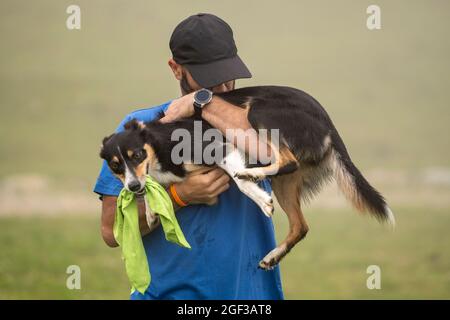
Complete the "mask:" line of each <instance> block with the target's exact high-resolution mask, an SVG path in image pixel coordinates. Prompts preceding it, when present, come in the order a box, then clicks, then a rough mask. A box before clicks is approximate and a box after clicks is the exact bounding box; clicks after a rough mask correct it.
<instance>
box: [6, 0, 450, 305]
mask: <svg viewBox="0 0 450 320" xmlns="http://www.w3.org/2000/svg"><path fill="white" fill-rule="evenodd" d="M71 4H74V3H73V1H68V0H40V1H33V2H30V1H25V0H2V1H0V39H1V41H2V47H1V50H0V252H1V253H2V254H1V255H0V298H3V299H12V298H32V299H34V298H55V299H74V298H83V299H90V298H93V299H114V298H117V299H122V298H123V299H127V298H128V292H129V289H128V284H127V279H126V276H125V273H124V270H123V264H122V261H121V260H120V252H119V251H118V250H114V249H109V248H107V247H106V246H105V245H104V244H103V242H102V240H101V238H100V230H99V228H100V227H99V215H100V205H99V202H98V201H97V200H96V197H95V196H94V195H93V194H92V193H91V189H92V187H93V185H94V182H95V179H96V177H97V174H98V171H99V168H100V161H99V157H98V151H99V145H100V142H101V139H102V138H103V137H104V136H105V135H107V134H109V133H110V132H111V131H113V130H114V129H115V127H116V126H117V124H118V123H119V121H120V120H121V119H122V118H123V116H124V115H126V114H127V113H129V112H131V111H133V110H135V109H139V108H144V107H149V106H154V105H158V104H160V103H163V102H165V101H168V100H170V99H172V98H174V97H177V96H178V95H179V88H178V85H177V83H176V81H175V80H174V79H173V76H172V75H171V73H170V71H169V67H168V66H167V60H168V59H169V57H170V52H169V48H168V41H169V37H170V34H171V32H172V30H173V28H174V27H175V26H176V24H177V23H178V22H179V21H181V20H182V19H183V18H185V17H187V16H189V15H191V14H193V13H197V12H211V13H215V14H217V15H219V16H220V17H222V18H224V19H225V20H226V21H227V22H229V24H230V25H231V26H232V27H233V29H234V33H235V37H236V41H237V44H238V48H239V54H240V56H241V57H242V59H243V60H244V61H245V62H246V64H247V65H248V67H249V68H250V70H251V71H252V73H253V75H254V77H253V79H250V80H239V81H238V82H237V85H238V86H250V85H262V84H276V85H287V86H293V87H297V88H300V89H303V90H305V91H307V92H309V93H310V94H312V95H313V96H315V97H316V98H317V99H318V100H319V101H320V102H321V103H322V104H323V106H324V107H325V108H326V109H327V110H328V112H329V114H330V116H331V117H332V119H333V121H334V123H335V125H336V127H337V128H338V130H339V132H340V134H341V136H342V138H343V140H344V141H345V143H346V145H347V147H348V149H349V151H350V154H351V156H352V159H353V160H354V162H355V163H356V164H357V166H358V167H359V168H360V169H361V170H362V171H363V172H364V173H365V174H366V173H367V174H368V175H369V177H370V179H369V180H370V181H375V182H376V183H375V186H376V187H377V188H379V189H380V190H381V191H382V192H383V193H384V194H385V195H386V197H387V199H388V200H390V204H391V206H392V207H393V209H394V212H395V213H396V215H397V220H398V228H397V229H396V231H395V232H394V233H391V232H389V231H387V230H385V229H383V228H382V227H380V226H378V225H377V224H376V223H375V222H374V221H369V220H367V219H362V218H360V217H358V216H355V213H354V212H353V211H351V210H350V209H346V208H348V207H345V206H343V205H342V204H340V202H335V201H334V198H333V197H334V194H333V193H326V194H325V196H322V197H321V198H320V200H318V201H317V202H315V203H314V206H313V207H312V208H310V209H306V210H305V211H306V212H307V215H308V221H309V223H310V225H311V233H310V234H309V235H308V238H307V239H306V241H305V242H304V243H302V244H301V245H299V246H298V247H297V248H296V249H295V251H294V252H292V253H291V254H290V255H289V256H288V257H287V258H286V260H285V261H284V262H283V265H282V271H283V286H284V290H285V294H286V297H287V298H291V299H297V298H300V299H309V298H340V299H342V298H375V299H378V298H389V299H391V298H447V299H449V298H450V269H449V264H450V256H449V250H448V246H449V245H450V236H449V234H448V229H449V227H450V221H449V219H450V218H449V213H450V200H449V199H450V148H449V146H450V144H449V137H450V128H449V125H448V124H449V122H450V108H449V101H450V91H449V90H448V84H449V83H450V63H449V61H448V57H449V56H450V41H449V37H448V31H449V30H450V17H449V13H450V2H448V1H444V0H433V1H419V0H414V1H407V0H398V1H387V0H383V1H381V0H380V1H377V2H376V4H378V5H379V6H380V7H381V10H382V29H381V30H378V31H369V30H368V29H367V28H366V17H367V14H366V8H367V6H368V5H370V4H373V2H371V1H360V0H343V1H331V0H328V1H326V0H321V1H313V0H308V1H297V0H290V1H283V2H282V4H281V3H280V4H278V3H275V2H273V1H268V0H260V1H256V0H249V1H245V2H242V1H237V0H229V1H224V2H217V1H208V2H205V1H194V0H188V1H176V2H168V1H162V0H155V1H145V0H135V1H133V2H132V3H131V2H125V1H120V0H90V1H87V0H78V1H77V2H76V4H78V5H79V6H80V7H81V16H82V18H81V19H82V22H81V25H82V28H81V30H79V31H69V30H67V29H66V26H65V21H66V18H67V14H66V8H67V7H68V6H69V5H71ZM237 8H238V9H237ZM52 197H53V199H54V198H58V202H56V201H55V207H54V208H49V207H48V205H47V206H44V204H45V203H47V204H48V203H51V201H52ZM275 219H276V220H277V221H276V222H277V223H276V225H277V234H278V236H279V237H280V236H282V235H283V234H284V230H285V228H286V221H285V219H284V217H282V216H281V215H280V214H278V215H277V217H276V218H275ZM70 264H77V265H80V267H81V268H82V279H83V280H82V290H80V291H76V290H75V291H70V290H67V289H66V287H65V279H66V276H67V275H66V274H65V270H66V268H67V266H68V265H70ZM371 264H376V265H379V266H380V267H381V268H382V290H372V291H371V290H368V289H367V288H366V286H365V281H366V278H367V276H368V275H367V274H366V273H365V270H366V268H367V266H369V265H371Z"/></svg>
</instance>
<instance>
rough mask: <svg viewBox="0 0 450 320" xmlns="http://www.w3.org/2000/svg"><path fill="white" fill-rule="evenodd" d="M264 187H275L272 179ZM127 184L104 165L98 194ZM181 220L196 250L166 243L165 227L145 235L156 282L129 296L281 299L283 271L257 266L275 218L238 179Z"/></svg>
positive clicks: (148, 116)
mask: <svg viewBox="0 0 450 320" xmlns="http://www.w3.org/2000/svg"><path fill="white" fill-rule="evenodd" d="M168 105H169V103H166V104H163V105H160V106H158V107H154V108H149V109H141V110H137V111H135V112H132V113H131V114H129V115H128V116H126V117H125V119H124V120H123V121H122V123H121V124H120V126H119V128H118V129H117V131H121V130H123V125H124V124H125V123H126V122H127V121H128V120H130V119H133V118H136V119H138V120H142V121H150V120H152V119H154V117H155V116H156V115H157V113H158V112H160V111H161V110H166V109H167V107H168ZM261 183H262V186H263V187H264V188H265V189H266V190H267V191H271V186H270V183H269V182H268V181H267V180H265V181H262V182H261ZM122 187H123V184H122V183H121V182H120V180H119V179H117V178H116V177H115V176H113V175H112V173H111V172H110V170H109V168H108V166H107V165H106V163H105V162H103V166H102V169H101V172H100V175H99V177H98V180H97V183H96V185H95V188H94V192H96V193H98V194H100V195H112V196H118V195H119V193H120V191H121V190H122ZM176 214H177V218H178V221H179V224H180V227H181V229H182V230H183V233H184V235H185V236H186V239H187V240H188V242H189V243H190V245H191V247H192V249H191V250H189V249H185V248H181V247H179V246H177V245H175V244H173V243H171V242H168V241H167V240H166V239H165V237H164V233H163V230H162V228H161V227H158V228H157V229H155V230H154V231H153V232H151V233H150V234H148V235H146V236H144V237H143V243H144V247H145V251H146V254H147V259H148V262H149V266H150V272H151V276H152V280H151V283H150V286H149V288H148V289H147V291H146V292H145V294H141V293H139V292H138V291H135V292H133V293H132V294H131V299H136V300H138V299H283V292H282V288H281V279H280V270H279V268H278V266H277V267H276V268H274V269H273V270H272V271H264V270H261V269H259V268H258V263H259V261H260V260H261V259H262V258H263V257H264V256H265V255H266V254H267V253H268V252H269V251H270V250H272V249H273V248H275V246H276V242H275V235H274V228H273V224H272V220H271V219H269V218H267V217H266V216H265V215H264V214H263V213H262V212H261V209H260V208H259V207H258V206H257V205H256V204H255V203H254V202H253V201H252V200H251V199H250V198H248V197H247V196H245V195H244V194H243V193H241V192H240V191H239V189H238V188H237V186H236V185H235V184H234V183H231V184H230V188H229V189H228V190H227V191H225V192H223V193H222V194H220V195H219V201H218V203H217V204H215V205H213V206H208V205H189V206H187V207H184V208H181V209H179V210H178V211H177V213H176Z"/></svg>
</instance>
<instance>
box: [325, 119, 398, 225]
mask: <svg viewBox="0 0 450 320" xmlns="http://www.w3.org/2000/svg"><path fill="white" fill-rule="evenodd" d="M333 129H334V130H333V131H332V133H331V141H332V158H331V159H332V161H331V162H332V167H333V172H334V177H335V179H336V181H337V183H338V186H339V188H340V190H341V191H342V192H343V193H344V195H345V196H346V197H347V199H348V200H349V201H350V202H351V203H352V204H353V205H354V206H355V207H356V208H357V209H358V210H359V211H362V212H365V211H368V212H369V213H371V214H372V215H373V216H375V218H377V219H378V220H379V221H382V222H388V223H389V224H390V225H391V226H392V227H394V226H395V218H394V215H393V213H392V211H391V209H390V208H389V207H388V205H387V203H386V201H385V199H384V198H383V196H382V195H381V194H380V193H379V192H378V191H377V190H375V188H373V187H372V186H371V185H370V184H369V182H368V181H367V180H366V179H365V178H364V177H363V175H362V174H361V172H360V171H359V170H358V168H357V167H356V166H355V165H354V164H353V162H352V160H351V159H350V156H349V154H348V152H347V149H346V148H345V145H344V142H343V141H342V139H341V137H340V136H339V134H338V132H337V130H336V129H335V128H333Z"/></svg>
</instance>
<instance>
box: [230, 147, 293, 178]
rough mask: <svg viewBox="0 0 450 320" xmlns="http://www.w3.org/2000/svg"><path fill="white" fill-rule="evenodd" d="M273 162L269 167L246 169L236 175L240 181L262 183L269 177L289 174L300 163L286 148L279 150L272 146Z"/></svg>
mask: <svg viewBox="0 0 450 320" xmlns="http://www.w3.org/2000/svg"><path fill="white" fill-rule="evenodd" d="M271 150H272V154H273V157H272V159H273V160H272V161H271V163H270V164H269V165H267V166H264V167H254V168H245V169H243V170H241V171H239V172H237V173H236V174H235V176H236V177H237V178H239V179H244V180H251V181H260V180H262V179H264V178H265V177H267V176H273V175H277V174H287V173H291V172H293V171H295V170H296V169H298V166H299V164H298V161H297V159H296V158H295V156H294V155H293V154H292V152H291V150H289V148H288V147H286V146H281V147H280V148H279V149H278V148H276V147H275V146H274V145H272V144H271Z"/></svg>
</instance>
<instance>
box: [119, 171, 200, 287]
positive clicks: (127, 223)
mask: <svg viewBox="0 0 450 320" xmlns="http://www.w3.org/2000/svg"><path fill="white" fill-rule="evenodd" d="M145 196H146V198H147V203H148V205H149V207H150V209H151V211H152V212H154V213H155V214H157V215H158V216H159V219H160V221H161V225H162V227H163V230H164V233H165V236H166V240H168V241H171V242H173V243H176V244H178V245H180V246H183V247H185V248H189V249H190V248H191V246H190V245H189V243H188V242H187V241H186V238H185V237H184V235H183V232H182V231H181V228H180V226H179V225H178V221H177V219H176V217H175V211H174V209H173V205H172V201H171V199H170V197H169V195H168V194H167V192H166V190H165V189H164V188H163V187H162V186H161V185H160V184H159V183H157V182H156V181H155V180H154V179H152V178H151V177H150V176H147V179H146V182H145ZM113 230H114V237H115V239H116V241H117V243H118V244H119V245H120V246H121V247H122V257H123V260H124V261H125V269H126V272H127V275H128V279H129V281H130V283H131V285H132V291H133V290H134V289H136V290H138V291H139V292H140V293H144V292H145V290H146V289H147V288H148V286H149V285H150V280H151V276H150V269H149V266H148V260H147V256H146V254H145V249H144V244H143V243H142V236H141V232H140V229H139V217H138V209H137V202H136V199H135V195H134V193H133V192H131V191H128V190H126V189H125V188H123V189H122V191H121V192H120V194H119V198H118V199H117V210H116V216H115V220H114V229H113Z"/></svg>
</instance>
